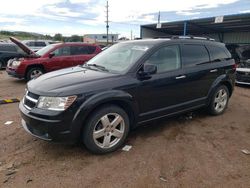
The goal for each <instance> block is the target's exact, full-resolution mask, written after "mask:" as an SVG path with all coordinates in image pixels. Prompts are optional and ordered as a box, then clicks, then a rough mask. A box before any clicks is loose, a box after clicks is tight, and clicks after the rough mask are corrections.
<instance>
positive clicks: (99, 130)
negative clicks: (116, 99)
mask: <svg viewBox="0 0 250 188" xmlns="http://www.w3.org/2000/svg"><path fill="white" fill-rule="evenodd" d="M124 133H125V121H124V119H123V118H122V116H121V115H119V114H117V113H109V114H106V115H104V116H102V117H101V118H100V119H99V120H98V121H97V123H96V125H95V127H94V130H93V139H94V142H95V144H96V145H97V146H98V147H100V148H105V149H108V148H111V147H113V146H115V145H116V144H117V143H118V142H119V141H120V140H121V139H122V137H123V135H124Z"/></svg>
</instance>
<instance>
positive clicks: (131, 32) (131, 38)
mask: <svg viewBox="0 0 250 188" xmlns="http://www.w3.org/2000/svg"><path fill="white" fill-rule="evenodd" d="M130 40H133V30H131V31H130Z"/></svg>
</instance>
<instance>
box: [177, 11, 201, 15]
mask: <svg viewBox="0 0 250 188" xmlns="http://www.w3.org/2000/svg"><path fill="white" fill-rule="evenodd" d="M176 14H179V15H184V16H193V15H199V14H201V12H191V11H178V12H176Z"/></svg>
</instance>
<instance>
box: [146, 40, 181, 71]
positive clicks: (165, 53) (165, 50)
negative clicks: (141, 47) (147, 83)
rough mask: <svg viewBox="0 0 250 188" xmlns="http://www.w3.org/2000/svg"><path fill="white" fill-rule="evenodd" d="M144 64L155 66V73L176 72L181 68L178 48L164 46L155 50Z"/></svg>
mask: <svg viewBox="0 0 250 188" xmlns="http://www.w3.org/2000/svg"><path fill="white" fill-rule="evenodd" d="M145 63H148V64H154V65H156V66H157V73H162V72H167V71H171V70H176V69H179V68H180V67H181V61H180V53H179V46H178V45H173V46H166V47H162V48H160V49H159V50H157V51H156V52H155V53H154V54H153V55H152V56H151V57H150V58H149V59H148V60H147V61H146V62H145Z"/></svg>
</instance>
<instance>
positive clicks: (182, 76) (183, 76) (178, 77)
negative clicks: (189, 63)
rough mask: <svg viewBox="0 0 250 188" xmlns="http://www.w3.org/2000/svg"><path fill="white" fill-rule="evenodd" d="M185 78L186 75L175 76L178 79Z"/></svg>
mask: <svg viewBox="0 0 250 188" xmlns="http://www.w3.org/2000/svg"><path fill="white" fill-rule="evenodd" d="M183 78H186V75H181V76H177V77H175V79H176V80H179V79H183Z"/></svg>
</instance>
